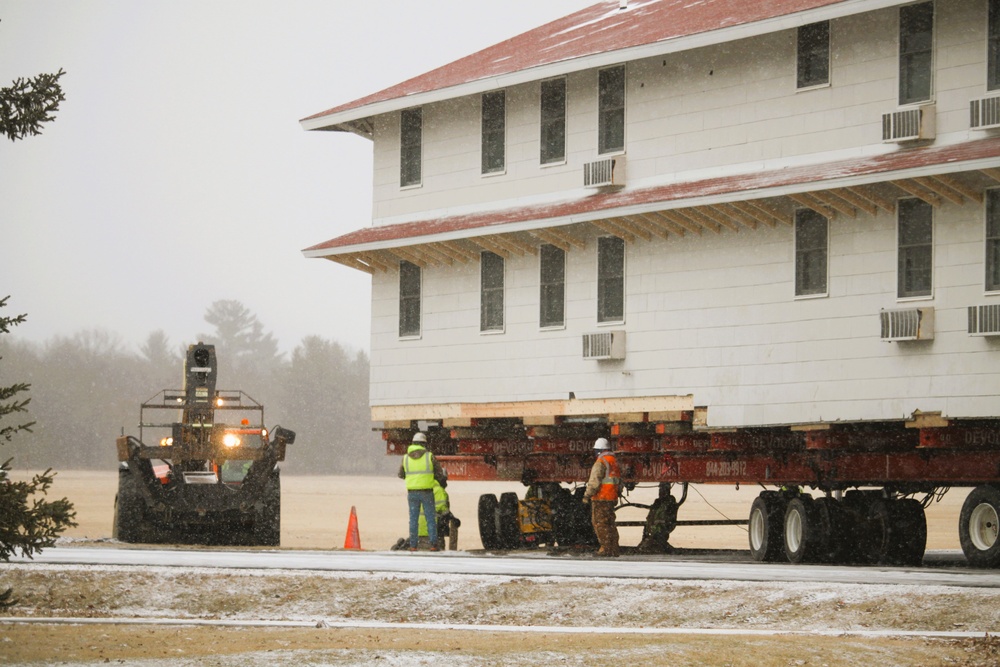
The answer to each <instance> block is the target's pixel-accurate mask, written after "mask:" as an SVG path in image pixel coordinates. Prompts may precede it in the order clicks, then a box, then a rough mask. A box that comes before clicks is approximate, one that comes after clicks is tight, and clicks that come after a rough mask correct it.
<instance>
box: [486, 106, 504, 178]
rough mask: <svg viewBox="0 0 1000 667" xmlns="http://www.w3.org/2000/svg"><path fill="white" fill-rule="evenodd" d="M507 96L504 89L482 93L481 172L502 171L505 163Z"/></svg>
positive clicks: (493, 172)
mask: <svg viewBox="0 0 1000 667" xmlns="http://www.w3.org/2000/svg"><path fill="white" fill-rule="evenodd" d="M506 107H507V98H506V95H505V94H504V91H502V90H498V91H496V92H493V93H483V173H484V174H495V173H498V172H502V171H503V170H504V166H505V164H506V155H505V148H506V146H505V144H506V141H507V129H506V125H507V122H506V121H507V119H506V114H507V111H506Z"/></svg>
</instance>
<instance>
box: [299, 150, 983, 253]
mask: <svg viewBox="0 0 1000 667" xmlns="http://www.w3.org/2000/svg"><path fill="white" fill-rule="evenodd" d="M998 158H1000V138H996V137H994V138H989V139H982V140H979V141H971V142H968V143H962V144H953V145H950V146H941V147H925V148H914V149H904V150H899V151H896V152H893V153H888V154H884V155H878V156H874V157H865V158H859V159H854V160H845V161H841V162H830V163H825V164H822V165H804V166H798V167H790V168H785V169H778V170H774V171H758V172H753V173H748V174H742V175H737V176H725V177H719V178H709V179H705V180H701V181H690V182H686V183H673V184H670V185H663V186H658V187H651V188H644V189H639V190H619V191H614V192H608V191H595V193H594V194H592V195H590V196H586V197H582V198H579V199H573V200H568V201H563V202H557V203H553V204H546V205H541V206H525V207H520V208H511V209H505V210H502V211H487V212H482V213H474V214H469V215H456V216H450V217H444V218H432V219H427V220H419V221H415V222H408V223H399V224H391V225H384V226H380V227H368V228H365V229H359V230H357V231H354V232H350V233H349V234H344V235H343V236H338V237H337V238H334V239H331V240H329V241H326V242H324V243H320V244H317V245H314V246H311V247H309V248H306V249H305V250H303V252H307V253H310V252H315V251H321V250H331V251H334V252H331V253H328V254H341V253H343V252H350V251H351V250H348V248H352V249H353V248H356V247H357V246H366V245H369V244H373V243H385V242H390V243H392V242H398V243H396V245H410V244H413V243H417V242H426V240H428V239H426V237H431V236H434V235H438V234H448V233H454V232H467V231H473V230H479V229H485V228H490V227H497V226H502V225H508V224H515V223H520V222H526V223H530V222H533V221H537V222H538V223H539V224H538V225H537V226H536V227H537V228H542V227H544V226H545V221H547V220H549V221H555V220H557V219H563V220H564V221H565V219H566V218H572V217H574V216H579V217H580V218H581V219H579V220H571V222H582V221H584V220H596V219H599V218H601V217H612V216H615V215H623V214H624V213H622V212H621V211H622V209H627V208H628V207H632V206H644V205H653V206H660V207H661V208H679V207H681V206H684V205H691V204H689V203H685V202H690V201H692V200H700V199H702V198H711V197H716V198H719V199H720V200H721V199H723V198H725V197H726V196H727V195H732V194H735V193H742V194H741V197H740V198H741V199H754V198H755V197H767V196H769V195H771V194H774V191H775V190H777V189H782V188H785V189H788V190H789V191H791V192H805V191H808V190H810V189H817V188H815V187H813V186H814V184H823V185H822V187H823V189H827V188H832V187H840V185H838V184H837V181H838V180H839V181H844V180H847V179H857V180H858V181H859V183H871V182H878V181H883V180H889V179H896V178H907V177H909V174H908V173H907V172H913V171H916V170H920V169H923V168H928V167H933V168H934V172H935V173H952V172H958V171H966V170H969V169H978V168H983V166H991V167H997V166H1000V159H998ZM979 161H986V162H987V164H985V165H984V164H975V163H977V162H979ZM562 224H565V222H563V223H562ZM501 231H503V230H497V233H499V232H501ZM416 239H425V240H424V241H417V240H416ZM337 250H340V252H336V251H337ZM316 254H318V255H322V254H323V253H316Z"/></svg>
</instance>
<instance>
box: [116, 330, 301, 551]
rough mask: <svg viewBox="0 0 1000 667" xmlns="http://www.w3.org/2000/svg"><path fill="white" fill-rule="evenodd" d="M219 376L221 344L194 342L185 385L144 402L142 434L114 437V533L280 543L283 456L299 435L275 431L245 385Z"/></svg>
mask: <svg viewBox="0 0 1000 667" xmlns="http://www.w3.org/2000/svg"><path fill="white" fill-rule="evenodd" d="M217 374H218V367H217V364H216V355H215V347H214V346H212V345H205V344H202V343H198V344H197V345H191V346H190V347H188V350H187V355H186V359H185V363H184V388H183V389H180V390H175V389H164V390H162V391H160V392H159V393H157V394H156V395H155V396H153V397H152V398H151V399H149V400H147V401H145V402H144V403H143V404H142V406H141V408H140V413H139V437H138V438H136V437H134V436H131V435H124V434H123V435H122V436H121V437H119V438H118V439H117V441H116V448H117V451H118V460H119V461H120V464H119V468H118V494H117V495H116V496H115V512H114V527H113V536H114V538H115V539H118V540H121V541H122V542H133V543H188V544H213V545H217V544H232V545H260V546H277V545H279V544H280V540H281V478H280V470H279V468H278V462H279V461H283V460H284V459H285V448H286V447H287V446H288V445H290V444H292V443H293V442H294V441H295V433H294V432H293V431H290V430H288V429H284V428H281V427H280V426H277V427H275V428H273V429H271V430H270V431H268V429H267V428H265V426H264V407H263V406H262V405H261V404H260V403H258V402H257V401H255V400H254V399H253V398H251V397H250V396H248V395H247V394H245V393H244V392H243V391H240V390H228V389H216V377H217ZM170 417H173V420H171V419H170ZM147 433H148V434H152V435H151V438H150V439H151V440H152V442H151V443H150V444H147V443H148V441H147V440H146V437H147Z"/></svg>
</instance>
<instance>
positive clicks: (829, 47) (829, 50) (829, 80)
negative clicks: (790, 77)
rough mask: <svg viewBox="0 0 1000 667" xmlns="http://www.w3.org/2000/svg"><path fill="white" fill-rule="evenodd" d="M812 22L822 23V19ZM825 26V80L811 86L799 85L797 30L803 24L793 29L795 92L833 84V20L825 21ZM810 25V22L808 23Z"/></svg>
mask: <svg viewBox="0 0 1000 667" xmlns="http://www.w3.org/2000/svg"><path fill="white" fill-rule="evenodd" d="M814 23H822V21H814ZM826 23H827V24H828V26H827V40H826V66H827V72H826V81H825V82H824V83H814V84H813V85H811V86H802V87H801V88H800V87H799V30H801V29H802V28H804V27H805V26H799V27H798V28H796V29H795V92H796V93H802V92H806V91H809V90H819V89H821V88H829V87H831V86H832V85H833V21H826ZM808 25H812V24H808Z"/></svg>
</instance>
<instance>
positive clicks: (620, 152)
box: [567, 63, 628, 158]
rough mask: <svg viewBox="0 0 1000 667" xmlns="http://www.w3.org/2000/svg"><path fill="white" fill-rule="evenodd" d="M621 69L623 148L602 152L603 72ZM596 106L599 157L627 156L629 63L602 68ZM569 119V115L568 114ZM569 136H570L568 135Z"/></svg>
mask: <svg viewBox="0 0 1000 667" xmlns="http://www.w3.org/2000/svg"><path fill="white" fill-rule="evenodd" d="M619 67H620V68H621V69H622V72H623V76H624V83H623V86H622V88H623V91H622V94H623V95H624V99H623V100H622V147H621V150H615V151H608V152H607V153H602V152H601V72H603V71H605V70H609V69H617V68H619ZM594 105H595V106H596V108H597V137H596V139H597V141H596V142H595V143H596V144H597V156H598V157H600V158H605V157H614V156H616V155H625V152H626V150H625V149H626V148H627V147H628V66H627V63H618V64H617V65H609V66H608V67H601V68H600V69H598V70H597V94H596V95H595V96H594ZM567 117H568V114H567ZM567 136H568V135H567Z"/></svg>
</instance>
